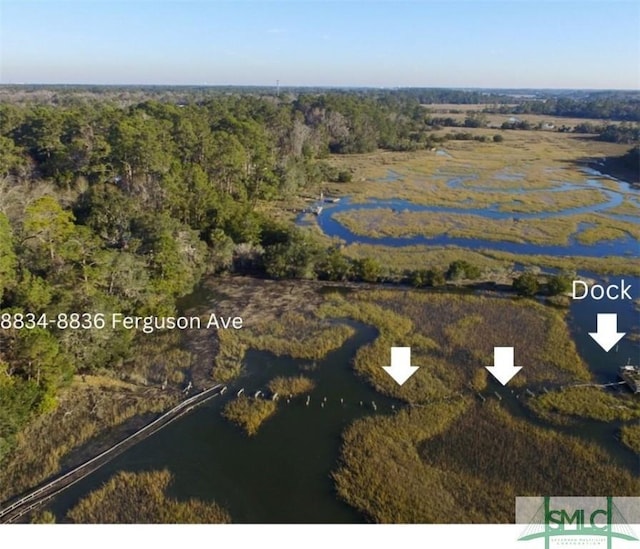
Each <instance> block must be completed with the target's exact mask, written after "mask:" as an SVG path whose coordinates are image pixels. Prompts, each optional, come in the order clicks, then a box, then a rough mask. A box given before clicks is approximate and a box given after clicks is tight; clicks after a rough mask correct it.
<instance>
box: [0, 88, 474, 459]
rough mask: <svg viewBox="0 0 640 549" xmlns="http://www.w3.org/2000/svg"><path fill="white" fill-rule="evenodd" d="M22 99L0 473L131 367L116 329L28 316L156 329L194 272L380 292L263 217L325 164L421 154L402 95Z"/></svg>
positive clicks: (9, 125)
mask: <svg viewBox="0 0 640 549" xmlns="http://www.w3.org/2000/svg"><path fill="white" fill-rule="evenodd" d="M2 91H3V92H6V89H5V88H2ZM36 91H37V93H39V94H40V93H46V94H49V95H47V97H48V99H46V100H44V101H42V100H35V101H29V100H26V101H23V100H22V99H24V98H22V99H21V100H19V101H17V102H8V101H5V102H3V103H0V322H2V324H1V325H0V328H1V329H0V402H1V403H2V406H0V461H1V460H2V458H3V456H4V455H6V453H7V452H8V451H9V450H10V449H11V447H12V445H13V443H14V441H15V436H16V434H17V433H18V432H19V430H20V429H21V428H22V426H23V425H24V424H25V422H27V421H28V420H29V419H30V418H31V417H32V415H33V414H34V413H41V412H44V411H47V410H51V409H52V408H53V407H55V406H56V403H57V395H58V391H59V389H60V387H61V386H63V385H65V384H67V383H68V382H69V381H70V380H71V379H72V377H73V375H74V374H76V373H85V372H87V373H88V372H96V371H111V372H118V371H120V370H119V369H120V368H122V365H123V364H125V363H126V361H127V360H130V359H131V357H133V356H134V355H135V354H136V353H137V352H140V351H139V349H140V345H136V344H135V343H134V339H133V334H132V333H131V332H129V331H124V330H104V329H96V328H95V327H92V326H88V327H86V328H79V327H78V328H75V329H74V328H70V327H69V326H68V325H67V324H65V322H66V321H68V320H70V318H66V319H65V322H63V323H62V324H60V325H53V326H52V325H51V324H47V323H46V319H45V320H42V319H44V318H45V317H44V315H47V317H48V318H49V319H52V318H56V317H57V315H58V314H59V313H62V314H71V313H80V314H82V313H84V312H87V313H103V314H105V315H108V314H110V313H114V312H118V313H122V314H124V315H134V316H135V315H140V316H146V315H150V314H155V315H159V316H163V315H170V314H173V313H174V312H175V310H176V302H177V299H178V298H179V297H181V296H184V295H186V294H188V293H189V292H191V291H192V289H193V287H194V285H195V284H197V282H198V281H199V280H200V279H201V277H202V275H203V274H204V273H206V272H211V273H216V272H224V271H233V272H242V273H256V274H259V275H262V276H270V277H274V278H284V277H287V278H289V277H291V278H315V277H317V278H325V279H329V280H347V279H348V280H367V281H376V280H379V279H380V278H381V266H380V264H379V263H378V262H376V261H375V260H373V259H363V260H359V261H352V260H349V259H347V258H345V257H344V256H343V255H342V253H341V252H340V250H339V249H338V248H335V247H327V246H326V245H321V244H319V243H318V242H316V241H315V240H314V239H313V238H312V237H311V236H309V234H308V233H305V232H303V231H301V230H299V229H297V228H295V227H294V228H292V227H290V226H287V225H285V224H282V223H277V222H275V221H274V220H273V215H272V212H273V208H270V204H271V203H272V202H274V201H282V200H287V199H289V198H291V197H293V196H297V195H299V194H301V193H304V194H306V195H313V194H317V192H318V190H319V188H320V185H321V184H322V182H324V181H327V180H333V181H346V180H348V179H349V178H350V177H351V174H350V172H348V171H336V170H335V169H334V168H332V167H331V166H330V165H329V163H327V162H326V160H325V158H326V157H327V156H328V155H329V154H330V153H359V152H368V151H373V150H375V149H377V148H379V147H382V148H387V149H393V150H413V149H417V148H425V147H430V146H432V144H433V143H435V142H436V138H434V137H433V136H432V131H433V128H432V126H430V124H429V120H428V113H427V112H426V111H425V109H424V107H423V106H421V105H420V102H421V101H423V100H425V99H426V96H411V94H412V93H413V92H411V94H409V96H407V95H403V93H405V92H398V93H393V92H378V91H375V92H372V93H368V92H367V93H365V92H363V91H357V92H347V93H339V92H332V93H325V94H320V95H319V94H314V93H307V94H301V95H298V96H296V97H286V98H285V97H283V98H277V97H275V96H274V95H270V96H264V97H260V96H259V95H258V94H255V93H251V94H248V95H237V94H235V95H232V94H217V95H215V96H209V97H207V98H206V99H202V96H197V97H198V100H197V101H196V100H191V99H189V98H187V99H188V100H187V101H184V102H182V101H180V102H177V101H171V100H169V99H168V98H169V97H171V93H172V92H171V91H169V92H167V91H166V90H164V91H163V90H159V91H158V93H162V94H164V95H162V98H163V100H162V101H159V100H153V99H144V100H142V101H139V102H136V103H133V104H131V101H130V99H131V96H130V95H128V94H129V93H136V94H138V93H142V92H140V91H139V90H137V91H136V90H133V91H131V92H129V91H127V90H124V91H123V90H121V89H112V90H111V91H108V93H106V95H105V96H104V97H102V96H99V97H88V96H87V95H86V94H80V95H79V96H78V95H77V94H75V93H74V92H72V91H69V90H58V89H56V90H41V89H38V90H36ZM21 93H22V92H21ZM34 93H35V92H34ZM181 93H182V92H181ZM430 93H431V92H430ZM433 93H436V92H435V91H433ZM437 93H440V92H437ZM442 93H444V92H442ZM457 93H458V92H456V94H457ZM460 93H463V92H460ZM465 93H466V92H465ZM4 96H5V97H6V93H4ZM454 96H456V97H457V95H455V94H454ZM438 97H439V99H440V100H451V97H449V99H446V95H442V96H438ZM464 97H466V96H464ZM462 98H463V96H460V97H458V100H460V101H461V100H462ZM475 99H477V98H475ZM475 99H474V100H475ZM470 136H471V134H469V135H465V134H464V133H461V134H459V135H458V134H452V138H467V137H470ZM458 267H460V266H458ZM463 267H464V266H463ZM458 270H459V269H458ZM463 270H464V269H463ZM456 273H457V271H456V272H452V273H450V276H457V274H456ZM445 274H446V273H440V274H432V273H428V272H427V273H418V274H417V275H415V276H416V277H417V278H416V280H415V281H414V283H415V284H416V285H424V284H435V283H437V282H438V281H439V280H440V277H441V276H443V275H445ZM472 274H473V273H472ZM466 276H469V273H466ZM28 315H33V316H32V317H31V316H28ZM26 323H30V324H31V327H29V328H27V327H25V326H26ZM64 326H67V327H66V328H65V327H64Z"/></svg>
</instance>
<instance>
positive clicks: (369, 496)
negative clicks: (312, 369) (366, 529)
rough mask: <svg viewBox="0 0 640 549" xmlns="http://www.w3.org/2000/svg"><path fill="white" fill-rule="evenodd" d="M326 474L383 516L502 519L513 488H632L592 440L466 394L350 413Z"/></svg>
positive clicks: (372, 513)
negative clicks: (387, 412)
mask: <svg viewBox="0 0 640 549" xmlns="http://www.w3.org/2000/svg"><path fill="white" fill-rule="evenodd" d="M333 477H334V480H335V483H336V488H337V491H338V494H339V495H340V496H341V497H342V498H343V499H344V500H345V501H347V502H348V503H349V504H351V505H352V506H354V507H356V508H357V509H359V510H360V511H361V512H363V513H365V514H366V515H367V517H368V518H369V519H370V520H372V521H374V522H382V523H406V522H409V523H469V522H490V523H509V522H513V520H514V516H513V513H514V506H513V502H514V498H515V496H522V495H537V494H539V493H562V494H567V495H581V494H584V493H589V494H593V495H609V494H614V495H625V494H630V493H638V491H639V490H640V481H639V480H638V478H635V477H633V476H632V475H630V474H629V473H628V472H627V471H624V470H621V469H619V468H618V467H616V466H615V465H613V464H612V463H611V460H610V459H609V458H608V456H607V455H606V454H605V453H604V452H603V451H602V450H601V449H600V448H598V447H597V446H595V445H592V444H589V443H586V442H585V441H583V440H581V439H577V438H574V437H571V436H567V435H566V434H559V433H554V432H552V431H549V430H546V429H542V428H540V427H536V426H534V425H532V424H530V423H528V422H526V421H523V420H518V419H515V418H513V417H511V416H510V415H509V414H508V413H507V412H506V411H505V410H504V409H503V408H502V407H501V406H500V404H499V403H497V402H495V401H493V402H491V401H488V402H487V403H485V404H479V403H474V402H473V401H471V400H466V399H458V400H456V401H450V402H446V403H439V404H432V405H429V406H425V407H423V408H414V409H408V410H403V411H402V412H399V413H397V414H395V415H393V416H388V417H380V416H376V417H371V418H366V419H362V420H358V421H357V422H355V423H354V424H352V425H351V426H350V427H349V428H348V429H347V431H346V432H345V434H344V436H343V445H342V449H341V458H340V466H339V468H338V469H337V470H336V471H335V472H334V474H333Z"/></svg>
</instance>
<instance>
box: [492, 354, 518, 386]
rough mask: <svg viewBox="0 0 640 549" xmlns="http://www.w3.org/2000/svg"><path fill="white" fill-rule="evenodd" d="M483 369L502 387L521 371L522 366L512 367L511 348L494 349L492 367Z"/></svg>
mask: <svg viewBox="0 0 640 549" xmlns="http://www.w3.org/2000/svg"><path fill="white" fill-rule="evenodd" d="M485 368H486V369H487V370H489V372H491V375H492V376H493V377H495V378H496V379H497V380H498V381H499V382H500V383H502V385H506V384H507V383H509V381H511V378H512V377H513V376H515V375H516V374H517V373H518V372H519V371H520V370H522V366H514V365H513V347H494V348H493V366H485Z"/></svg>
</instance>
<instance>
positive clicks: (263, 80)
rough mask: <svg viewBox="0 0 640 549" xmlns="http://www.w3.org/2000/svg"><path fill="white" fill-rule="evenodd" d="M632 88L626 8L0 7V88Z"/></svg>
mask: <svg viewBox="0 0 640 549" xmlns="http://www.w3.org/2000/svg"><path fill="white" fill-rule="evenodd" d="M276 81H279V82H280V85H281V86H282V87H286V86H372V87H407V86H418V87H457V88H470V87H479V88H588V89H636V90H637V89H640V2H637V1H635V0H621V1H612V0H580V1H577V2H576V1H570V0H536V1H529V0H503V1H488V0H487V1H485V0H475V1H461V0H448V1H435V0H412V1H403V0H394V1H382V0H367V1H359V0H342V1H333V2H332V1H327V0H314V1H304V0H288V1H275V0H262V1H258V2H256V1H248V0H234V1H223V0H200V1H195V0H173V1H157V0H111V1H108V2H107V1H103V0H84V1H80V0H0V83H2V84H20V83H31V84H33V83H41V84H157V85H274V86H275V84H276Z"/></svg>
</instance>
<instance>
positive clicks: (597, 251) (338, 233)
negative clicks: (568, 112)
mask: <svg viewBox="0 0 640 549" xmlns="http://www.w3.org/2000/svg"><path fill="white" fill-rule="evenodd" d="M585 172H586V175H589V177H585V181H584V183H568V182H564V183H559V184H558V185H555V186H553V185H552V186H549V187H548V188H543V189H540V188H533V189H527V188H525V187H523V186H515V187H514V188H508V189H504V188H493V187H483V186H474V185H473V181H474V180H475V179H476V176H474V175H465V176H454V177H449V178H448V179H447V186H448V187H449V188H450V189H464V190H467V191H477V192H483V191H487V192H492V193H504V194H507V195H510V196H511V195H512V196H513V197H514V202H526V197H527V194H530V193H539V192H542V191H544V192H550V193H561V192H565V191H572V190H581V189H591V190H594V189H596V190H598V191H600V192H601V193H602V194H603V195H604V196H605V197H606V200H604V201H602V202H599V203H596V204H591V205H589V206H582V207H575V208H566V209H564V210H559V211H548V212H544V211H541V212H534V213H515V212H509V211H504V210H503V209H501V208H502V207H504V206H505V204H504V203H501V204H493V205H490V206H488V207H485V208H474V207H450V206H427V205H422V204H415V203H413V202H410V201H408V200H402V199H386V200H379V199H369V200H367V201H366V202H364V203H361V202H357V203H356V202H353V201H352V200H351V199H350V198H349V197H346V198H343V199H342V200H341V201H340V202H338V203H336V204H327V205H326V206H325V208H324V209H323V211H322V213H321V214H320V215H318V217H317V221H318V225H319V227H320V228H321V229H322V231H323V232H324V233H325V234H326V235H327V236H330V237H335V238H339V239H341V240H343V241H344V242H346V243H347V244H353V243H361V244H377V245H384V246H391V247H402V246H415V245H429V246H459V247H464V248H469V249H473V250H479V249H487V250H498V251H503V252H509V253H514V254H532V255H533V254H540V255H550V256H568V255H573V256H584V257H602V256H613V255H618V256H624V255H627V256H634V257H637V256H638V254H639V250H640V249H639V244H638V241H637V240H636V239H635V238H633V237H631V236H627V237H625V238H619V239H615V240H605V241H600V242H596V243H593V244H582V243H581V242H579V241H578V240H577V236H578V235H579V234H580V232H582V231H584V230H586V229H587V228H589V227H591V226H592V225H591V224H588V223H581V224H580V226H579V228H578V231H577V232H576V233H574V234H573V235H571V237H570V239H569V243H568V244H567V245H544V244H527V243H518V242H506V241H497V240H489V239H482V238H460V237H450V236H447V235H439V236H436V237H427V236H422V235H415V236H407V237H372V236H366V235H361V234H357V233H355V232H353V231H351V230H349V229H348V228H347V227H346V226H344V225H343V224H342V223H340V222H339V221H338V220H337V219H336V218H335V214H337V213H341V212H353V211H363V210H376V209H380V208H387V209H391V210H393V211H396V212H402V211H408V212H433V213H446V214H458V215H473V216H479V217H483V218H486V219H492V220H495V219H498V220H499V219H505V220H507V219H508V220H512V219H518V220H522V221H526V220H541V219H551V218H562V217H568V216H572V215H583V214H592V213H599V214H604V215H606V216H608V217H610V218H612V219H615V220H618V221H625V222H628V223H634V224H638V223H640V218H638V217H634V216H630V215H619V214H615V213H611V212H609V210H611V209H613V208H615V207H617V206H620V204H622V202H623V200H624V198H625V197H626V198H628V200H629V201H630V202H632V203H633V204H640V202H639V201H640V190H638V189H635V188H634V187H632V186H631V185H630V184H629V183H626V182H624V181H620V180H617V179H614V178H611V177H607V176H603V175H602V174H600V173H599V172H597V171H595V170H591V169H585ZM438 177H443V176H438ZM503 177H506V178H515V180H517V179H518V177H519V176H518V175H517V174H504V176H503ZM402 178H403V176H402V175H401V174H399V173H398V172H395V171H393V170H389V172H388V174H387V176H386V177H385V178H383V179H381V180H379V181H384V182H388V183H390V184H393V183H396V182H400V181H402ZM604 181H609V182H613V183H615V185H616V186H617V187H618V188H617V190H611V189H609V188H607V187H606V186H605V185H604ZM507 205H508V204H507ZM299 223H303V216H301V217H300V218H299Z"/></svg>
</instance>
